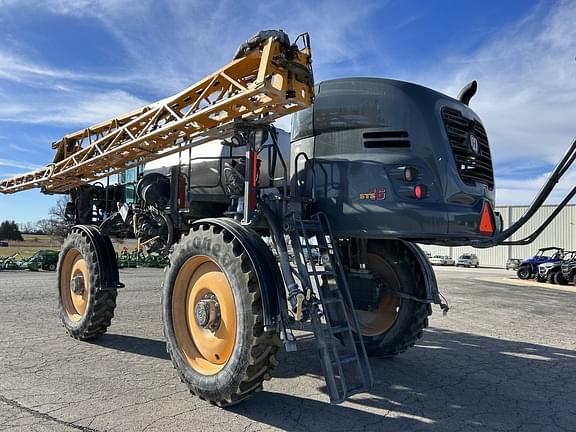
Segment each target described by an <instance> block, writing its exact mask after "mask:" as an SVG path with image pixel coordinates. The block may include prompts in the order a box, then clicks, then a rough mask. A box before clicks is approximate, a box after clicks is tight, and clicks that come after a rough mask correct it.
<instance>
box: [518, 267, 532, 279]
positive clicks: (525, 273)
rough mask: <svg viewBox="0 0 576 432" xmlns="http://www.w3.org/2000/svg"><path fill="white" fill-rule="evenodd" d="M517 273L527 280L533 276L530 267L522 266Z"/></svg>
mask: <svg viewBox="0 0 576 432" xmlns="http://www.w3.org/2000/svg"><path fill="white" fill-rule="evenodd" d="M516 275H517V276H518V279H524V280H526V279H530V277H531V276H532V272H531V271H530V267H528V266H522V267H520V268H519V269H518V270H517V271H516Z"/></svg>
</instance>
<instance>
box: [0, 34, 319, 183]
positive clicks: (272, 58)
mask: <svg viewBox="0 0 576 432" xmlns="http://www.w3.org/2000/svg"><path fill="white" fill-rule="evenodd" d="M303 39H304V41H305V42H304V48H302V49H299V48H297V47H296V45H292V46H290V47H287V46H285V45H283V44H282V43H281V42H280V41H278V40H276V39H274V38H270V39H268V40H267V41H265V42H264V43H263V44H262V45H261V46H260V47H257V48H256V49H253V50H252V51H249V52H248V53H247V54H246V55H244V56H242V57H241V58H238V59H235V60H233V61H232V62H230V63H229V64H227V65H226V66H224V67H223V68H221V69H220V70H218V71H217V72H214V73H213V74H211V75H209V76H207V77H206V78H204V79H202V80H201V81H199V82H197V83H196V84H194V85H192V86H191V87H189V88H187V89H186V90H184V91H182V92H180V93H178V94H177V95H175V96H172V97H170V98H167V99H164V100H162V101H159V102H156V103H154V104H152V105H148V106H145V107H143V108H141V109H139V110H136V111H134V112H131V113H129V114H125V115H123V116H120V117H117V118H114V119H112V120H109V121H106V122H104V123H100V124H98V125H95V126H92V127H90V128H87V129H84V130H81V131H79V132H76V133H73V134H69V135H66V136H65V137H64V138H62V139H61V140H60V141H58V142H56V143H54V144H53V146H52V147H53V148H54V149H55V150H56V155H55V157H54V161H53V163H51V164H50V165H48V166H46V167H44V168H41V169H38V170H36V171H33V172H30V173H26V174H22V175H19V176H17V177H13V178H9V179H5V180H0V193H14V192H18V191H21V190H25V189H31V188H36V187H41V188H42V190H43V191H44V192H49V193H58V192H66V191H68V190H70V189H72V188H74V187H77V186H80V185H82V184H86V183H89V182H91V181H94V180H96V179H99V178H102V177H106V176H109V175H112V174H115V173H117V172H120V171H123V170H125V169H127V168H130V167H132V166H135V165H140V164H142V163H144V162H147V161H150V160H154V159H158V158H161V157H164V156H166V155H168V154H171V153H177V152H180V151H183V150H185V149H187V148H189V147H193V146H195V145H198V144H201V143H204V142H207V141H209V140H214V139H224V138H226V137H228V136H229V135H230V134H231V133H232V132H233V125H234V122H235V121H237V120H243V121H251V122H257V123H271V122H272V121H274V120H275V119H277V118H279V117H282V116H284V115H287V114H290V113H292V112H295V111H298V110H300V109H303V108H305V107H307V106H309V105H310V104H311V103H312V97H313V88H312V87H313V82H312V69H311V55H310V48H309V43H308V37H307V35H304V38H303Z"/></svg>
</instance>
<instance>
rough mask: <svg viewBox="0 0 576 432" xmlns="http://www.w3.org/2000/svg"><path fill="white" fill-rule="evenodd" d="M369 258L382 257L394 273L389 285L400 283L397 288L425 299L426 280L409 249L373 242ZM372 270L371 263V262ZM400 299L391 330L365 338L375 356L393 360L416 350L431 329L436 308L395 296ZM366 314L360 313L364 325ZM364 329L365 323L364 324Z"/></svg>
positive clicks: (365, 344) (369, 351)
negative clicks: (423, 289) (424, 332)
mask: <svg viewBox="0 0 576 432" xmlns="http://www.w3.org/2000/svg"><path fill="white" fill-rule="evenodd" d="M368 254H369V255H368V257H369V259H370V255H376V256H378V259H379V260H382V261H381V262H385V263H386V264H384V265H383V267H387V268H388V271H389V272H390V274H389V275H388V276H390V277H388V276H386V280H387V282H386V283H387V284H390V283H392V282H391V281H396V283H397V284H398V286H397V287H396V288H397V289H402V290H403V291H404V292H406V293H410V294H412V295H414V296H416V297H423V296H424V294H422V293H420V292H418V290H419V289H422V287H423V286H424V279H423V276H422V273H421V270H420V268H419V264H418V263H417V262H416V260H415V257H414V256H413V255H412V253H411V252H409V250H408V249H406V248H405V247H395V246H394V245H393V244H391V243H387V242H371V243H369V244H368ZM368 263H369V266H368V269H369V270H370V261H369V262H368ZM383 277H384V276H383ZM394 297H396V298H397V299H398V300H399V302H400V303H399V306H398V310H397V315H396V320H395V321H394V323H393V324H392V326H391V327H390V328H388V329H387V330H386V331H384V332H383V333H380V334H376V335H365V334H363V336H362V340H363V342H364V346H365V347H366V352H367V354H368V355H369V356H371V357H392V356H396V355H398V354H401V353H403V352H405V351H406V350H407V349H408V348H410V347H413V346H414V344H415V343H416V341H417V340H418V339H420V338H421V337H422V335H423V330H424V329H425V328H427V327H428V316H429V315H431V314H432V307H431V306H430V304H428V303H422V302H418V301H415V300H409V299H405V298H400V297H397V296H394ZM362 313H363V312H362V311H358V310H357V311H356V314H357V316H358V319H359V321H360V323H361V321H362V319H361V317H362ZM361 328H362V324H361Z"/></svg>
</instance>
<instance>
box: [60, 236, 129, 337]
mask: <svg viewBox="0 0 576 432" xmlns="http://www.w3.org/2000/svg"><path fill="white" fill-rule="evenodd" d="M106 240H107V241H108V242H109V241H110V240H109V239H107V238H106ZM99 258H100V257H98V255H97V252H96V248H95V246H94V244H92V242H91V240H90V239H89V238H88V236H87V234H86V233H84V232H82V231H73V232H72V233H71V234H70V235H69V236H68V237H67V238H66V240H65V241H64V244H63V245H62V250H61V252H60V256H59V257H58V266H57V280H58V294H59V295H58V314H59V316H60V319H61V320H62V324H63V325H64V328H65V329H66V332H67V333H68V334H69V335H70V336H72V337H73V338H75V339H79V340H89V339H94V338H96V337H98V336H100V335H101V334H103V333H105V332H106V330H107V329H108V327H109V326H110V323H111V321H112V318H114V309H115V308H116V297H117V295H118V291H117V290H116V288H107V289H105V290H102V289H100V283H101V281H102V279H103V277H102V276H103V275H102V274H101V273H100V268H99V266H98V262H99ZM104 271H106V270H104Z"/></svg>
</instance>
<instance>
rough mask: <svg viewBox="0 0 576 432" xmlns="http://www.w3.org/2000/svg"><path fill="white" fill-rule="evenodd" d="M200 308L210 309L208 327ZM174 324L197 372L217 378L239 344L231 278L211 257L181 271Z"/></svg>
mask: <svg viewBox="0 0 576 432" xmlns="http://www.w3.org/2000/svg"><path fill="white" fill-rule="evenodd" d="M199 303H202V304H203V305H209V307H207V309H204V308H203V307H201V306H199ZM199 308H200V310H208V309H209V310H210V311H209V312H208V317H209V318H208V320H209V321H210V323H209V324H205V323H204V322H203V321H202V320H201V319H200V318H199V317H204V316H205V315H203V314H199V313H198V310H199ZM203 324H204V325H203ZM172 325H173V326H174V334H175V336H176V342H177V344H178V347H179V348H180V351H181V353H182V355H183V356H184V358H185V359H186V361H187V362H188V364H189V365H190V367H192V368H193V369H194V370H195V371H197V372H199V373H201V374H203V375H214V374H216V373H218V372H219V371H220V370H222V368H224V366H226V363H228V361H229V360H230V357H231V356H232V351H233V350H234V344H235V342H236V325H237V318H236V304H235V302H234V293H233V291H232V288H231V286H230V282H229V281H228V278H227V277H226V275H225V274H224V272H223V271H222V269H221V268H220V267H219V266H218V265H217V264H216V263H215V262H214V261H213V260H212V259H211V258H209V257H207V256H203V255H196V256H193V257H191V258H189V259H188V260H187V261H186V262H185V263H184V264H183V265H182V267H181V268H180V270H179V272H178V275H177V276H176V281H175V282H174V289H173V295H172Z"/></svg>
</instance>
